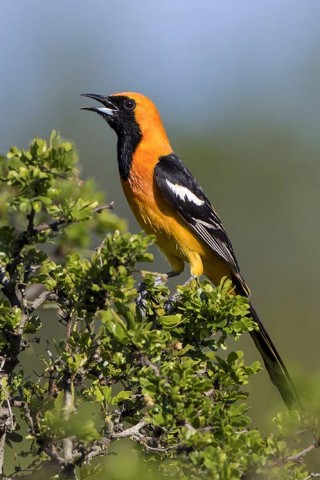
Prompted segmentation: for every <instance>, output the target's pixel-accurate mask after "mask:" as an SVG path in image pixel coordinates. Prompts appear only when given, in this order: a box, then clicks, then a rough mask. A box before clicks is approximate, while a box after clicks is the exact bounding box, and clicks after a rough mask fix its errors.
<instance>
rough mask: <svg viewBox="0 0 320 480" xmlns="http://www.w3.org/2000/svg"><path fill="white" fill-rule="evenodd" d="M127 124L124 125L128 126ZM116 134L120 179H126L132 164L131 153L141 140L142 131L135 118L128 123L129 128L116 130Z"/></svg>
mask: <svg viewBox="0 0 320 480" xmlns="http://www.w3.org/2000/svg"><path fill="white" fill-rule="evenodd" d="M128 126H129V125H126V127H128ZM117 135H118V145H117V154H118V166H119V173H120V176H121V178H122V180H128V178H129V176H130V170H131V165H132V157H133V154H134V152H135V150H136V148H137V146H138V145H139V143H140V142H141V139H142V133H141V131H140V128H139V125H138V124H137V123H136V121H135V120H133V122H132V123H131V124H130V128H126V129H125V130H124V131H121V132H119V131H118V132H117Z"/></svg>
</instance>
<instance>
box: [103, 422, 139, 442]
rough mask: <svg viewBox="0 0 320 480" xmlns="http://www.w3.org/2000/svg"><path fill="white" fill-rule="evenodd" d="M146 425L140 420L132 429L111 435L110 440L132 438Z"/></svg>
mask: <svg viewBox="0 0 320 480" xmlns="http://www.w3.org/2000/svg"><path fill="white" fill-rule="evenodd" d="M146 425H147V424H146V422H145V421H144V420H140V422H139V423H137V424H136V425H134V426H133V427H130V428H127V429H126V430H123V431H122V432H118V433H113V434H112V435H111V438H112V439H116V438H127V437H134V436H135V435H137V434H138V433H139V431H140V430H141V428H143V427H145V426H146Z"/></svg>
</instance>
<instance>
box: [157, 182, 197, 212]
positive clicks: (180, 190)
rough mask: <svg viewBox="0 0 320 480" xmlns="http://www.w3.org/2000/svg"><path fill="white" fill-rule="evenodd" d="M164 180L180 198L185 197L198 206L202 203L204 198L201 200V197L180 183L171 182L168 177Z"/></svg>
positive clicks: (183, 198) (184, 198)
mask: <svg viewBox="0 0 320 480" xmlns="http://www.w3.org/2000/svg"><path fill="white" fill-rule="evenodd" d="M166 182H167V184H168V187H169V188H170V190H171V191H172V192H173V193H174V194H175V195H176V196H177V197H179V198H180V199H181V200H184V201H185V200H186V199H187V200H189V202H193V203H195V204H196V205H199V206H200V205H203V204H204V200H201V198H199V197H197V196H196V195H195V194H194V193H192V192H191V190H189V189H188V188H187V187H183V186H182V185H178V184H177V183H172V182H170V181H169V180H168V179H166Z"/></svg>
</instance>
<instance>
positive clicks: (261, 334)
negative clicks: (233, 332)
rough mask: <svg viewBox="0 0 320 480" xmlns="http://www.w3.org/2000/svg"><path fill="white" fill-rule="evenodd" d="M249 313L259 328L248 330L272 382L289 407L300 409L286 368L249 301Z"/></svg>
mask: <svg viewBox="0 0 320 480" xmlns="http://www.w3.org/2000/svg"><path fill="white" fill-rule="evenodd" d="M250 313H251V316H252V318H253V320H254V321H255V322H256V323H257V324H258V326H259V330H254V331H252V332H250V335H251V337H252V338H253V341H254V343H255V345H256V347H257V349H258V350H259V352H260V354H261V356H262V359H263V362H264V364H265V366H266V369H267V371H268V373H269V376H270V379H271V381H272V383H273V384H274V385H275V386H276V387H277V389H278V390H279V393H280V395H281V397H282V398H283V400H284V402H285V404H286V405H287V407H288V408H289V409H294V408H297V409H299V410H301V409H302V407H301V404H300V401H299V397H298V394H297V391H296V389H295V386H294V384H293V382H292V380H291V378H290V375H289V373H288V370H287V368H286V366H285V364H284V363H283V361H282V358H281V357H280V355H279V353H278V351H277V349H276V347H275V346H274V344H273V342H272V340H271V338H270V337H269V335H268V333H267V331H266V329H265V328H264V326H263V324H262V322H261V320H260V319H259V317H258V314H257V312H256V311H255V309H254V308H253V306H252V305H251V303H250Z"/></svg>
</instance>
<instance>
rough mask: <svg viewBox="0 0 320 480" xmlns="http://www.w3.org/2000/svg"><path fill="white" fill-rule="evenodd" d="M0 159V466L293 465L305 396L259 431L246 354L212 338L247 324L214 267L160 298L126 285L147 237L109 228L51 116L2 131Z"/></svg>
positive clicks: (288, 471)
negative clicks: (39, 347)
mask: <svg viewBox="0 0 320 480" xmlns="http://www.w3.org/2000/svg"><path fill="white" fill-rule="evenodd" d="M0 169H1V170H0V171H1V182H2V187H3V188H2V189H1V197H0V211H1V218H0V286H1V294H0V314H1V331H0V357H1V359H2V364H1V365H2V367H1V368H2V371H1V377H0V382H1V391H0V399H1V402H2V409H1V418H0V420H1V425H0V427H1V428H0V430H1V438H3V439H5V440H6V442H7V445H8V448H13V449H14V450H15V459H14V461H13V462H11V463H10V464H5V472H6V473H7V471H8V472H10V473H11V471H12V470H15V474H12V475H11V476H10V478H27V477H28V475H29V476H31V477H32V478H39V479H40V478H44V476H46V478H81V479H84V478H92V479H99V478H105V477H106V475H107V476H108V478H110V479H115V480H116V479H119V480H120V479H126V480H127V479H129V480H130V479H132V480H134V479H138V478H151V479H155V480H156V479H159V480H160V479H161V478H168V477H170V476H173V475H175V476H176V477H178V478H181V479H195V478H204V479H205V478H208V479H209V478H211V479H221V480H229V479H230V480H233V479H234V480H237V479H240V478H265V479H275V478H277V479H297V480H298V479H301V480H302V479H306V478H308V471H307V468H306V466H305V465H304V463H303V462H302V457H300V456H299V455H298V456H297V458H295V457H293V458H291V457H292V456H293V455H295V454H296V453H297V452H298V451H299V449H300V450H302V449H303V447H302V438H301V436H300V435H299V434H298V433H297V431H298V430H299V429H301V428H302V427H303V428H305V429H308V430H311V431H312V432H313V434H314V437H315V438H318V424H317V421H316V420H315V419H314V418H317V414H316V405H315V411H314V412H313V414H312V416H311V417H310V418H312V420H309V419H306V418H305V416H303V418H301V413H299V412H297V411H293V412H284V413H280V414H279V415H278V416H277V418H276V421H275V426H276V433H275V434H272V435H269V436H265V435H263V434H262V433H261V432H260V431H258V430H257V429H253V428H251V426H250V425H251V421H250V417H249V415H248V411H249V408H248V404H247V396H248V394H247V392H246V391H245V388H244V387H245V385H247V384H248V383H249V382H250V380H251V377H252V376H253V375H255V374H256V373H257V372H258V371H259V369H260V367H259V363H258V362H253V363H252V364H251V365H250V364H249V365H248V364H247V363H246V362H245V360H244V355H243V353H242V352H241V351H230V352H228V353H227V354H224V352H225V350H227V340H228V338H233V339H235V340H237V339H239V338H240V336H241V335H242V334H243V333H245V332H248V331H250V330H252V329H254V328H257V327H256V325H255V324H254V323H253V321H252V320H251V319H250V318H249V317H248V316H247V315H248V303H247V299H245V298H242V297H240V296H233V295H230V291H231V290H232V285H231V283H230V281H226V280H223V281H222V282H221V284H220V285H219V286H218V287H216V288H214V287H213V286H212V285H211V284H210V283H209V282H208V281H204V282H202V283H200V282H198V281H194V282H192V283H190V284H188V285H186V286H181V287H178V289H177V293H176V295H175V296H174V298H173V299H172V298H171V297H170V291H169V288H168V286H167V285H166V284H164V283H162V282H159V281H158V279H156V278H155V276H154V275H152V274H146V275H145V277H144V282H143V287H144V288H143V289H142V287H141V286H140V287H139V288H138V289H137V288H136V285H135V279H134V275H133V274H135V273H136V272H137V271H138V267H139V266H138V264H139V263H140V262H150V261H151V260H152V256H151V255H150V253H148V251H147V249H148V247H149V245H151V244H152V242H153V239H152V238H151V237H146V236H145V235H143V234H137V235H132V234H130V233H124V232H123V230H124V229H125V223H124V222H123V221H122V220H121V219H119V218H118V217H117V216H115V215H114V214H112V213H111V212H110V209H109V206H108V205H105V199H104V196H103V195H102V194H101V192H99V191H97V188H96V187H95V185H94V183H93V182H92V181H87V182H82V181H81V180H80V178H79V175H78V170H77V156H76V153H75V151H74V147H73V145H72V144H71V143H70V142H65V141H63V140H61V138H60V137H59V135H58V134H57V133H56V132H53V133H52V135H51V137H50V140H49V142H46V141H45V140H42V139H39V138H36V139H35V140H34V141H33V142H32V144H31V146H30V149H29V150H20V149H18V148H16V147H13V148H12V149H11V150H10V152H9V154H8V156H7V158H4V157H2V159H1V166H0ZM107 231H109V233H107V235H106V236H105V233H106V232H107ZM94 242H95V243H96V244H97V247H96V248H95V249H92V247H91V246H92V244H93V243H94ZM170 298H171V299H170ZM40 307H47V308H51V309H52V310H53V312H54V316H53V320H52V321H54V322H56V325H57V326H58V323H60V324H62V325H63V327H64V329H63V335H62V336H61V337H60V336H56V335H55V337H54V338H47V337H46V336H45V330H44V329H43V327H42V323H43V321H44V318H45V317H44V315H43V309H42V308H40ZM37 342H42V343H43V344H46V351H45V353H44V354H43V356H42V359H41V363H40V362H38V365H37V369H38V371H37V377H36V378H33V377H31V376H30V375H29V374H28V373H27V371H25V366H24V365H23V364H22V365H19V361H20V358H21V353H22V352H23V351H24V350H27V349H28V348H30V346H31V345H32V343H37ZM12 411H13V413H14V415H13V413H12ZM19 431H21V433H19ZM125 439H131V441H132V443H128V442H127V443H125V445H123V447H121V446H120V447H119V448H120V450H119V449H118V452H116V451H117V448H118V446H119V445H120V444H121V443H122V444H123V443H124V442H126V440H125ZM138 446H139V448H138ZM0 448H1V445H0ZM112 452H114V453H118V455H117V456H116V457H113V456H110V455H111V453H112ZM4 478H5V477H4Z"/></svg>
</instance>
